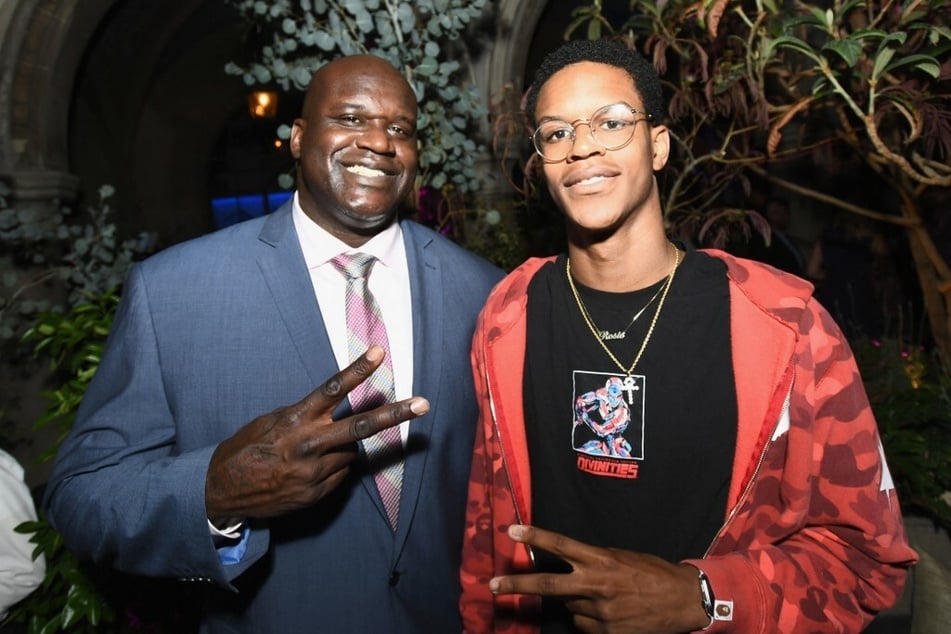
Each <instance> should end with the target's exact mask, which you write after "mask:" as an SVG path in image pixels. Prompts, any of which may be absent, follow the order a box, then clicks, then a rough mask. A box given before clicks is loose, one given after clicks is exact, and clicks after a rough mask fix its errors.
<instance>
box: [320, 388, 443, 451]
mask: <svg viewBox="0 0 951 634" xmlns="http://www.w3.org/2000/svg"><path fill="white" fill-rule="evenodd" d="M428 411H429V401H427V400H426V399H425V398H423V397H421V396H414V397H412V398H408V399H404V400H402V401H397V402H395V403H390V404H388V405H382V406H380V407H377V408H376V409H372V410H370V411H368V412H361V413H360V414H354V415H353V416H348V417H347V418H343V419H341V420H339V421H336V422H335V423H333V424H332V425H328V426H326V427H321V428H320V430H319V432H318V434H317V436H316V437H315V438H314V441H313V443H312V444H313V447H310V448H316V446H317V445H319V446H320V448H321V449H322V450H323V451H329V450H331V449H334V448H336V447H340V446H342V445H346V444H348V443H353V442H356V441H358V440H363V439H364V438H369V437H370V436H372V435H373V434H376V433H378V432H380V431H383V430H384V429H386V428H388V427H394V426H395V425H399V424H400V423H401V422H402V421H404V420H412V419H413V418H417V417H419V416H422V415H423V414H425V413H426V412H428Z"/></svg>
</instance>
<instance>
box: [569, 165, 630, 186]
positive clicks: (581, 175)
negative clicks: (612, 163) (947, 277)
mask: <svg viewBox="0 0 951 634" xmlns="http://www.w3.org/2000/svg"><path fill="white" fill-rule="evenodd" d="M615 176H617V174H616V173H614V172H609V171H607V170H604V169H598V170H584V171H582V172H578V173H576V174H572V175H571V176H569V177H568V178H567V179H565V187H566V188H569V189H570V188H572V187H586V186H591V185H598V184H600V183H604V182H606V181H608V180H610V179H612V178H614V177H615Z"/></svg>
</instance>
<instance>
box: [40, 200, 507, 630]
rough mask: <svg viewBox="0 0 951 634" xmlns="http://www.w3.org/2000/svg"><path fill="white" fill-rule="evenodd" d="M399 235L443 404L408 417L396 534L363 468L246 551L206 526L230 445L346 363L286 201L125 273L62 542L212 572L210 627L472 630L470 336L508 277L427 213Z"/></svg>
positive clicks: (52, 507)
mask: <svg viewBox="0 0 951 634" xmlns="http://www.w3.org/2000/svg"><path fill="white" fill-rule="evenodd" d="M402 229H403V235H404V239H405V243H406V253H407V257H408V262H409V271H410V286H411V294H412V302H413V342H414V367H415V375H414V377H413V394H418V395H422V396H425V397H426V398H428V399H429V400H430V402H431V405H432V407H431V410H430V412H429V413H428V414H427V415H425V416H422V417H420V418H418V419H415V420H413V421H412V422H411V423H410V430H409V438H408V441H407V457H406V462H405V473H404V481H403V493H402V498H401V507H400V522H399V529H398V530H397V532H396V533H395V535H394V533H393V532H392V530H391V529H390V528H389V525H388V524H387V521H386V516H385V514H384V512H383V507H382V503H381V501H380V498H379V494H378V493H377V491H376V487H375V485H374V483H373V479H372V474H369V473H366V472H365V471H364V470H363V469H362V468H361V466H360V465H362V463H358V464H357V465H355V466H354V468H353V469H352V470H351V474H350V476H349V478H348V479H347V480H346V481H345V482H344V484H343V485H342V486H341V487H340V488H339V489H338V490H337V491H336V492H335V493H334V494H332V495H331V496H330V497H329V498H325V499H324V500H321V501H320V502H318V503H317V504H315V505H314V506H313V507H311V508H308V509H304V510H302V511H298V512H295V513H292V514H290V515H287V516H284V517H280V518H276V519H271V520H266V521H251V522H250V523H249V525H250V528H251V533H250V539H249V541H248V549H247V552H246V553H245V554H244V556H243V558H242V559H241V561H240V562H239V563H237V564H234V565H222V564H221V563H220V560H219V556H218V553H217V551H216V550H215V547H214V544H213V543H212V539H211V537H210V535H209V532H208V526H207V521H206V515H205V502H204V487H205V474H206V472H207V468H208V463H209V460H210V458H211V455H212V452H213V451H214V449H215V447H216V445H217V444H218V443H219V442H220V441H221V440H223V439H224V438H227V437H228V436H230V435H232V434H233V433H234V432H235V431H236V430H237V429H238V428H239V427H241V426H243V425H244V424H246V423H247V422H249V421H250V420H252V419H253V418H255V417H257V416H259V415H261V414H263V413H266V412H270V411H272V410H274V409H276V408H278V407H280V406H284V405H289V404H291V403H294V402H296V401H298V400H299V399H301V398H302V397H303V396H304V395H306V394H307V393H309V392H310V391H312V390H313V389H314V388H315V387H316V386H318V385H320V384H321V383H322V382H323V381H324V380H326V379H327V378H328V377H330V376H331V375H332V374H334V373H335V372H336V371H337V370H338V368H337V365H336V362H335V360H334V356H333V352H332V350H331V347H330V341H329V339H328V337H327V334H326V331H325V329H324V326H323V322H322V319H321V315H320V310H319V308H318V305H317V301H316V298H315V297H314V291H313V287H312V285H311V280H310V276H309V274H308V271H307V268H306V266H305V264H304V258H303V254H302V252H301V249H300V245H299V243H298V240H297V236H296V233H295V231H294V226H293V222H292V220H291V213H290V206H289V205H286V206H285V207H283V208H281V209H280V210H278V211H277V212H275V213H274V214H272V215H270V216H267V217H265V218H261V219H257V220H252V221H249V222H245V223H242V224H240V225H236V226H234V227H230V228H227V229H224V230H222V231H219V232H216V233H214V234H211V235H208V236H204V237H202V238H199V239H197V240H193V241H191V242H188V243H184V244H181V245H177V246H175V247H172V248H170V249H167V250H166V251H164V252H162V253H159V254H157V255H156V256H153V257H152V258H150V259H148V260H147V261H145V262H143V263H141V264H139V265H137V266H135V267H134V268H133V269H132V271H131V272H130V274H129V277H128V279H127V281H126V285H125V287H124V289H123V296H122V302H121V305H120V308H119V310H118V312H117V315H116V319H115V322H114V324H113V330H112V332H111V333H110V337H109V341H108V344H107V347H106V350H105V353H104V356H103V359H102V362H101V364H100V366H99V369H98V371H97V373H96V376H95V377H94V379H93V381H92V383H91V384H90V386H89V389H88V391H87V392H86V395H85V398H84V400H83V403H82V406H81V408H80V411H79V415H78V417H77V420H76V422H75V425H74V427H73V430H72V433H71V434H70V435H69V437H68V438H67V439H66V440H65V442H64V443H63V445H62V447H61V449H60V452H59V455H58V457H57V460H56V463H55V466H54V471H53V475H52V477H51V479H50V483H49V486H48V488H47V497H46V506H47V511H48V517H49V519H50V521H51V523H52V524H53V525H54V527H55V528H56V529H57V530H58V531H59V532H60V533H61V534H62V536H63V539H64V541H65V543H66V544H67V546H68V547H69V548H70V549H71V550H72V551H74V552H75V553H77V554H78V555H79V556H80V557H81V558H83V559H92V560H94V561H96V562H98V563H100V564H104V565H108V566H111V567H115V568H117V569H119V570H122V571H126V572H130V573H134V574H138V575H148V576H163V577H177V578H181V579H189V580H193V581H196V583H201V582H203V581H204V582H208V583H206V585H207V586H208V588H209V593H208V595H209V597H208V602H207V608H206V611H205V618H204V623H203V629H204V630H205V631H214V632H229V631H242V632H254V633H255V634H261V633H267V632H294V633H297V632H454V631H459V630H460V621H459V617H458V597H459V582H458V567H459V558H460V551H461V542H462V534H463V523H464V505H465V500H466V488H467V482H468V475H469V463H470V458H471V449H472V440H473V437H474V429H475V421H476V415H477V410H476V405H475V400H474V395H473V388H472V380H471V372H470V368H469V347H470V343H471V337H472V331H473V328H474V325H475V319H476V315H477V313H478V311H479V309H480V308H481V307H482V304H483V300H484V299H485V297H486V295H487V294H488V292H489V290H490V288H491V286H492V285H494V283H495V282H496V281H498V280H499V279H500V277H501V271H499V270H498V269H496V268H495V267H493V266H492V265H490V264H488V263H487V262H485V261H484V260H482V259H480V258H478V257H476V256H474V255H472V254H470V253H468V252H466V251H465V250H463V249H461V248H460V247H458V246H457V245H455V244H453V243H452V242H451V241H449V240H447V239H445V238H443V237H441V236H439V235H438V234H436V233H434V232H432V231H430V230H429V229H426V228H424V227H422V226H420V225H417V224H415V223H412V222H403V224H402ZM390 336H391V337H396V336H399V334H398V333H390ZM347 407H348V406H347V404H346V401H344V404H343V405H342V406H341V410H340V411H338V414H339V415H342V414H344V413H345V410H346V408H347Z"/></svg>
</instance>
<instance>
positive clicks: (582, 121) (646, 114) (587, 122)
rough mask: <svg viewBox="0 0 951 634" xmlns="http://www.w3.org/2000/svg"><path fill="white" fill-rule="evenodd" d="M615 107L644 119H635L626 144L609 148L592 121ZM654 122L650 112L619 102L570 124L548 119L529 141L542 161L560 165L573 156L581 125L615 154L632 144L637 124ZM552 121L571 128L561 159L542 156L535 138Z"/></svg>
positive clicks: (599, 143)
mask: <svg viewBox="0 0 951 634" xmlns="http://www.w3.org/2000/svg"><path fill="white" fill-rule="evenodd" d="M614 106H625V107H626V108H627V109H628V110H630V111H631V114H634V115H638V114H642V115H644V118H643V119H638V118H636V117H635V118H634V124H633V125H632V126H631V136H630V138H629V139H628V140H627V141H625V142H624V143H620V144H618V145H616V146H614V147H608V146H606V145H605V144H603V143H601V141H599V140H598V137H597V135H596V134H595V133H594V129H593V128H592V127H591V120H592V119H594V118H595V115H597V114H598V113H599V112H601V111H602V110H606V109H608V108H613V107H614ZM653 120H654V115H653V114H651V113H650V112H644V111H643V110H638V109H637V108H635V107H633V106H632V105H630V104H629V103H627V102H626V101H617V102H615V103H609V104H607V105H604V106H601V107H600V108H598V109H597V110H595V111H594V112H592V113H591V116H589V117H587V118H581V119H575V120H574V121H572V122H570V123H569V122H567V121H564V120H563V119H557V118H556V119H548V120H547V121H544V122H542V123H540V124H538V126H537V127H536V128H535V130H534V132H532V135H531V136H530V137H529V139H530V140H531V142H532V147H533V148H535V153H536V154H538V156H540V157H541V158H542V160H544V161H546V162H549V163H559V162H561V161H564V160H565V159H567V158H568V157H569V156H570V155H571V148H573V147H574V145H575V143H576V142H577V140H578V135H577V132H578V126H580V125H586V126H588V134H589V135H590V136H591V138H592V139H593V140H594V142H595V143H597V144H598V146H600V147H602V148H604V149H605V150H607V151H608V152H613V151H614V150H620V149H621V148H622V147H624V146H625V145H627V144H628V143H630V142H631V139H633V138H634V133H635V132H636V131H637V122H638V121H647V122H652V121H653ZM552 121H562V122H563V123H565V124H566V125H567V127H569V128H571V144H570V145H568V146H567V148H568V150H567V152H566V153H565V155H564V156H563V157H561V158H559V159H551V158H548V157H546V156H545V155H544V154H542V151H541V150H540V149H539V148H538V143H537V142H536V141H535V137H536V136H538V131H539V130H541V127H542V126H543V125H545V124H546V123H551V122H552Z"/></svg>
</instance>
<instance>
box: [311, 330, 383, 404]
mask: <svg viewBox="0 0 951 634" xmlns="http://www.w3.org/2000/svg"><path fill="white" fill-rule="evenodd" d="M385 354H386V353H385V352H384V350H383V348H381V347H380V346H370V347H369V348H367V351H366V352H364V353H363V354H362V355H360V356H359V357H357V359H356V360H355V361H354V362H353V363H351V364H350V365H348V366H347V367H345V368H344V369H343V370H341V371H340V372H337V373H336V374H335V375H333V376H332V377H330V378H329V379H327V380H326V381H324V382H323V384H322V385H320V386H318V387H317V389H315V390H314V391H313V392H311V393H310V394H308V395H307V396H305V397H304V398H303V399H301V401H300V402H298V403H297V404H296V406H294V407H295V409H297V410H298V411H299V413H300V414H301V415H302V416H307V417H309V418H315V417H317V416H319V415H320V414H323V413H329V412H332V411H333V410H334V409H335V408H336V407H337V405H339V404H340V401H342V400H343V399H344V398H345V397H346V396H347V394H349V393H350V391H351V390H353V388H355V387H357V386H358V385H360V384H361V383H363V382H364V381H366V380H367V379H368V378H369V377H370V375H371V374H373V372H374V371H375V370H376V369H377V368H378V367H380V364H381V363H382V362H383V357H384V355H385Z"/></svg>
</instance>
